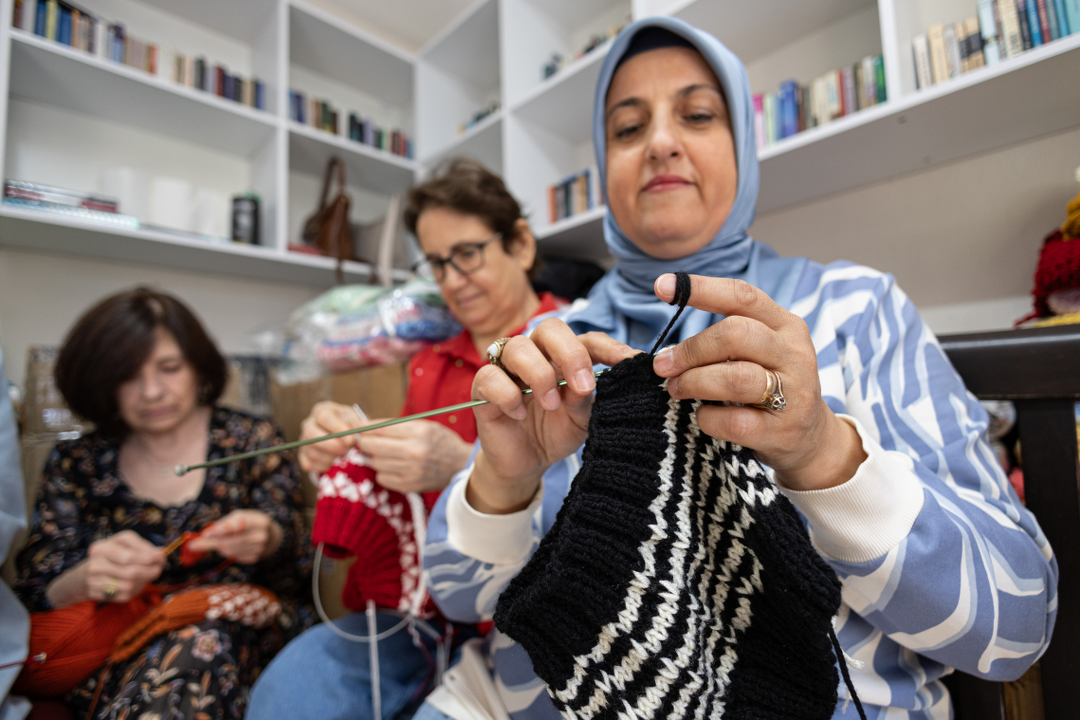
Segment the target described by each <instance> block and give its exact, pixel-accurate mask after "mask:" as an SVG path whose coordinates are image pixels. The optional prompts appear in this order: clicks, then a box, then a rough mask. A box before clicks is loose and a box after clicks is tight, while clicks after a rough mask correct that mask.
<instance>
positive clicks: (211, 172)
mask: <svg viewBox="0 0 1080 720" xmlns="http://www.w3.org/2000/svg"><path fill="white" fill-rule="evenodd" d="M80 5H81V6H83V7H85V8H86V9H88V10H90V11H91V12H94V13H95V14H98V15H99V16H102V17H104V18H106V19H108V20H109V21H119V22H122V23H124V24H125V26H126V29H127V31H128V32H129V33H130V34H131V35H134V36H135V37H138V38H139V39H141V40H144V41H150V42H155V43H157V44H158V45H159V46H160V48H161V49H162V51H163V52H162V53H161V55H160V56H159V58H160V59H159V62H160V63H162V64H164V63H165V62H166V58H167V54H166V52H164V51H165V49H166V48H170V47H175V48H176V49H178V50H179V51H180V52H182V53H184V54H188V55H202V56H204V57H206V58H207V60H208V63H209V64H210V65H211V66H213V65H216V64H218V63H221V64H223V65H224V66H225V67H226V68H227V69H228V70H229V71H230V72H232V73H237V74H240V75H242V76H244V77H247V78H250V77H257V78H258V79H260V80H261V81H263V83H264V84H265V106H266V109H265V110H256V109H253V108H249V107H246V106H244V105H241V104H240V103H236V102H233V101H231V100H226V99H223V98H219V97H217V96H214V95H211V94H210V93H207V92H204V91H201V90H197V89H193V88H186V87H183V86H181V85H178V84H176V83H175V82H173V81H172V78H171V74H170V73H167V72H165V71H160V72H159V73H158V74H157V75H151V74H149V73H147V72H144V71H142V70H138V69H134V68H130V67H127V66H125V65H122V64H119V63H115V62H112V61H110V60H104V59H101V58H98V57H94V56H91V55H89V54H87V53H85V52H83V51H80V50H76V49H73V48H71V47H68V46H66V45H62V44H60V43H57V42H53V41H50V40H47V39H45V38H42V37H39V36H37V35H34V34H32V33H30V32H26V31H23V30H21V29H18V28H13V27H11V18H12V7H13V3H12V1H11V0H3V1H2V2H0V12H2V13H3V17H2V23H0V85H2V87H0V123H3V132H4V137H5V142H4V144H3V146H2V148H0V161H2V162H3V164H4V170H5V177H8V178H12V179H19V180H27V181H30V182H39V183H42V184H49V185H57V186H60V187H66V188H70V189H73V190H79V191H83V192H100V188H99V187H97V184H98V176H99V174H100V173H101V171H102V170H103V169H104V168H105V167H106V166H111V165H112V164H115V165H116V166H123V167H127V166H131V167H132V168H134V169H135V170H137V171H139V172H141V173H143V175H144V176H145V177H147V178H150V177H154V176H161V177H167V178H175V179H178V180H181V181H184V182H187V183H189V184H190V185H191V186H193V187H195V188H199V189H208V190H212V191H215V192H217V193H218V194H219V197H227V196H229V195H232V194H236V193H241V192H246V191H249V190H253V191H255V192H256V193H258V195H259V196H260V198H261V207H260V211H261V217H260V225H261V231H262V244H261V245H259V246H245V245H241V244H237V243H232V242H230V241H228V240H225V239H222V238H211V237H208V236H199V235H196V234H194V233H182V232H172V231H168V230H164V229H160V228H156V227H153V226H150V225H144V226H142V227H140V228H138V229H115V228H111V227H105V226H101V225H97V224H94V223H91V222H87V221H81V220H72V219H68V218H56V217H53V216H48V215H44V214H41V213H37V212H35V211H33V210H29V209H22V208H13V207H9V206H0V246H4V247H13V248H20V249H30V250H37V251H42V252H49V253H62V254H65V255H76V256H84V257H98V258H106V259H112V260H122V261H129V262H135V263H140V264H150V265H157V266H162V267H172V268H178V269H184V270H193V271H198V272H206V273H213V274H217V275H225V276H236V277H247V278H256V279H264V280H273V281H281V282H287V283H292V284H297V285H309V286H314V287H325V286H328V285H330V284H331V283H332V282H333V277H334V274H333V267H334V264H335V263H334V262H333V261H332V260H331V259H329V258H323V257H318V256H311V255H306V254H302V253H294V252H290V251H289V250H288V249H287V247H288V245H289V243H291V242H296V241H298V239H299V238H298V235H299V229H300V227H301V226H302V224H303V221H304V219H305V217H306V216H307V215H308V214H310V213H311V212H312V211H313V210H314V209H315V203H316V202H317V195H318V190H319V184H320V182H321V179H322V175H323V172H324V170H325V167H326V164H327V162H328V161H329V159H330V158H331V157H340V158H341V159H342V160H344V162H345V166H346V170H347V175H348V185H349V188H348V189H349V191H350V194H351V195H352V196H353V203H352V213H351V219H352V220H353V221H354V222H357V223H360V224H366V223H370V222H372V221H374V220H377V219H378V218H379V217H381V215H382V214H384V213H385V211H386V208H387V206H388V205H389V201H390V198H391V196H392V195H393V194H394V193H397V192H400V191H402V190H405V189H406V188H408V187H409V186H410V185H411V184H413V182H414V181H415V179H416V174H417V171H418V168H419V165H418V163H416V162H415V161H414V160H412V159H408V158H404V157H401V156H397V155H393V154H391V153H389V152H386V151H383V150H380V149H377V148H373V147H370V146H367V145H363V144H361V143H357V142H354V141H352V140H350V139H348V137H347V129H348V115H349V113H350V112H356V113H357V114H358V115H360V116H361V117H362V118H365V119H373V120H374V121H375V122H376V124H378V125H380V126H383V127H384V128H386V130H387V133H388V134H389V131H390V130H392V129H398V128H399V129H402V130H404V131H405V132H406V133H408V134H409V135H410V136H415V134H416V127H415V121H414V117H415V108H414V100H415V98H414V94H415V83H414V75H415V71H416V59H415V57H414V56H413V55H412V54H411V53H409V52H406V51H403V50H401V49H399V48H397V47H395V46H393V45H392V44H390V43H387V42H385V41H384V40H382V39H380V38H377V37H374V36H372V35H370V34H369V33H367V32H365V31H364V30H362V29H359V28H355V27H352V26H351V25H350V24H349V23H347V22H344V21H342V20H340V19H339V18H337V17H336V16H334V15H332V14H330V13H328V12H326V11H325V10H322V9H321V8H318V7H315V6H312V5H309V4H308V3H306V2H304V1H303V0H230V2H226V3H222V2H218V1H217V0H185V2H183V3H175V2H172V1H171V0H86V2H80ZM290 88H296V89H298V90H300V91H301V92H304V93H305V95H307V96H308V97H317V98H319V99H325V100H328V101H329V102H330V103H331V104H332V105H333V106H334V107H335V108H336V109H337V110H338V112H339V126H340V132H339V134H337V135H334V134H332V133H328V132H323V131H320V130H317V129H315V128H313V127H311V126H307V125H301V124H299V123H296V122H294V121H293V120H291V118H290V116H289V106H288V91H289V89H290ZM47 127H49V128H63V129H64V131H63V134H62V136H61V137H57V136H55V135H52V136H50V135H49V134H48V133H47V132H46V131H45V130H43V129H40V128H47ZM54 137H55V138H56V142H52V138H54ZM414 142H415V139H414ZM123 211H124V209H123V208H121V212H123ZM345 275H346V279H347V280H350V281H366V280H367V279H368V277H369V276H370V272H369V268H368V266H367V265H365V264H363V263H357V262H350V263H346V265H345ZM407 275H408V274H407V272H405V271H401V272H397V273H396V275H395V277H396V278H397V279H399V280H402V279H405V278H406V277H407Z"/></svg>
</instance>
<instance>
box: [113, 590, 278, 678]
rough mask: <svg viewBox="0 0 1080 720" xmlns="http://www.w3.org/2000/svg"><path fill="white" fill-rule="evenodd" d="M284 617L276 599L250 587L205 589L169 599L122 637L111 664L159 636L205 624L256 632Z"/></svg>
mask: <svg viewBox="0 0 1080 720" xmlns="http://www.w3.org/2000/svg"><path fill="white" fill-rule="evenodd" d="M280 614H281V603H279V602H278V599H277V595H275V594H274V593H272V592H270V591H269V590H267V589H266V588H262V587H259V586H258V585H250V584H248V583H230V584H227V585H205V586H203V587H197V588H191V589H190V590H184V591H182V592H179V593H176V594H175V595H170V596H169V597H168V598H166V599H165V602H163V603H161V605H158V606H157V607H156V608H154V609H153V610H152V611H151V612H150V613H149V614H147V615H145V616H143V617H141V618H139V619H138V620H136V621H135V622H134V623H132V624H131V625H130V626H129V627H128V628H127V629H126V630H124V631H123V632H122V633H120V636H119V637H118V638H117V639H116V644H115V645H114V646H113V651H112V654H111V656H110V660H112V661H113V662H124V661H125V660H127V659H129V658H131V657H133V656H134V655H135V654H136V653H137V652H139V650H141V649H142V647H143V646H144V645H146V643H148V642H150V641H151V640H153V639H154V638H155V637H157V636H158V635H163V634H164V633H167V632H169V631H171V630H179V629H180V628H182V627H185V626H187V625H191V624H193V623H197V622H201V621H202V620H204V619H206V620H217V619H222V620H231V621H233V622H239V623H242V624H244V625H248V626H251V627H255V628H263V627H266V626H267V625H269V624H270V623H271V622H273V621H274V619H275V618H276V617H277V616H278V615H280Z"/></svg>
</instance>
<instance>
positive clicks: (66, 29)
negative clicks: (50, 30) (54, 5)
mask: <svg viewBox="0 0 1080 720" xmlns="http://www.w3.org/2000/svg"><path fill="white" fill-rule="evenodd" d="M59 13H60V14H59V19H58V20H57V25H56V42H58V43H60V44H61V45H71V11H70V10H68V9H67V8H60V10H59Z"/></svg>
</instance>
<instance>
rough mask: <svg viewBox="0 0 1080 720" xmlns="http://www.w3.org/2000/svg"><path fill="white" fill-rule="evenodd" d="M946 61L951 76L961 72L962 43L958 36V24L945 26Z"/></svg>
mask: <svg viewBox="0 0 1080 720" xmlns="http://www.w3.org/2000/svg"><path fill="white" fill-rule="evenodd" d="M945 63H946V67H947V72H948V74H949V77H951V78H954V77H956V76H957V75H959V74H960V70H961V65H960V44H959V42H958V41H957V38H956V26H955V25H946V26H945Z"/></svg>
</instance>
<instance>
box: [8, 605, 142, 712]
mask: <svg viewBox="0 0 1080 720" xmlns="http://www.w3.org/2000/svg"><path fill="white" fill-rule="evenodd" d="M160 602H161V593H160V592H159V590H158V589H157V588H156V587H154V586H148V587H147V588H146V590H145V591H144V592H143V593H142V594H141V595H139V596H138V597H136V598H133V599H131V600H129V601H127V602H126V603H98V602H97V601H94V600H85V601H83V602H79V603H75V604H74V605H68V606H67V607H63V608H59V609H58V610H49V611H47V612H36V613H33V614H32V615H31V616H30V655H31V657H32V656H34V655H37V654H39V653H45V661H44V662H42V663H30V664H28V665H25V666H23V669H22V672H20V673H19V677H18V678H17V679H16V680H15V684H14V685H13V686H12V689H11V691H12V692H13V693H14V694H16V695H25V696H26V697H29V698H31V699H33V698H49V697H56V696H58V695H63V694H64V693H66V692H69V691H70V690H72V689H74V688H75V687H76V686H77V685H78V684H79V683H81V682H82V681H83V680H85V679H86V678H87V677H89V675H90V673H92V672H93V671H94V670H96V669H97V668H99V667H101V666H102V665H104V664H105V661H106V660H108V658H109V652H110V651H111V650H112V647H113V644H114V643H115V642H116V639H117V637H119V636H120V634H121V633H122V632H123V631H124V628H126V627H128V626H129V625H131V624H132V623H133V622H136V621H137V620H139V619H140V618H142V617H144V616H145V615H146V614H147V613H149V612H150V610H151V609H152V608H153V607H154V606H155V605H157V604H159V603H160Z"/></svg>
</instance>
